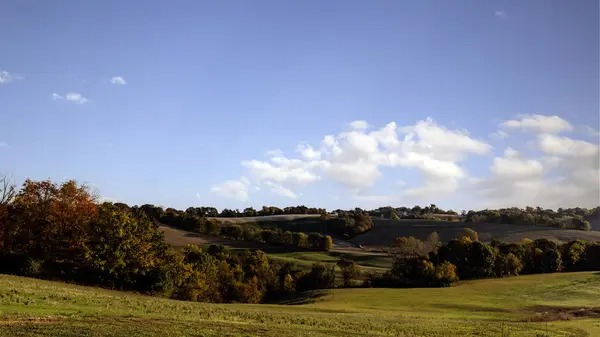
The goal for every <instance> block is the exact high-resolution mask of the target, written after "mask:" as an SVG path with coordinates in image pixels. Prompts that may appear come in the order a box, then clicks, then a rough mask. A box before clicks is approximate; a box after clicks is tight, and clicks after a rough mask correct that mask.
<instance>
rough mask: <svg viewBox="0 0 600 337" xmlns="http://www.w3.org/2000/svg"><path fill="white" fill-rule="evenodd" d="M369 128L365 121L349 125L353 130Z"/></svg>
mask: <svg viewBox="0 0 600 337" xmlns="http://www.w3.org/2000/svg"><path fill="white" fill-rule="evenodd" d="M368 127H369V123H367V121H353V122H351V123H350V128H352V129H354V130H364V129H366V128H368Z"/></svg>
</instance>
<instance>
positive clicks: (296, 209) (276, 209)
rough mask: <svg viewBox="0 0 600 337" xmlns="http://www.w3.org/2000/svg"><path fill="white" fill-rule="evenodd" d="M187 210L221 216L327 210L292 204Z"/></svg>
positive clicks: (205, 214) (200, 214) (209, 215)
mask: <svg viewBox="0 0 600 337" xmlns="http://www.w3.org/2000/svg"><path fill="white" fill-rule="evenodd" d="M186 212H190V213H193V214H195V215H199V216H204V217H213V218H216V217H221V218H241V217H251V216H265V215H283V214H325V213H327V210H326V209H324V208H315V207H306V206H304V205H299V206H290V207H285V208H283V209H282V208H279V207H275V206H263V207H262V208H261V209H259V210H256V209H254V208H253V207H247V208H245V209H244V210H242V211H240V210H238V209H229V208H224V209H223V210H222V211H221V212H219V211H218V210H217V209H216V208H214V207H190V208H188V209H187V210H186Z"/></svg>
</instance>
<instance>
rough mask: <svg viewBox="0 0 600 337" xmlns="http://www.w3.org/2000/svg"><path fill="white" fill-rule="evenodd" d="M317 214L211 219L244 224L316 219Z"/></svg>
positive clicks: (225, 222)
mask: <svg viewBox="0 0 600 337" xmlns="http://www.w3.org/2000/svg"><path fill="white" fill-rule="evenodd" d="M318 217H319V214H282V215H265V216H248V217H241V218H213V219H216V220H218V221H219V222H220V223H222V224H239V223H244V222H259V221H290V220H296V219H301V218H318Z"/></svg>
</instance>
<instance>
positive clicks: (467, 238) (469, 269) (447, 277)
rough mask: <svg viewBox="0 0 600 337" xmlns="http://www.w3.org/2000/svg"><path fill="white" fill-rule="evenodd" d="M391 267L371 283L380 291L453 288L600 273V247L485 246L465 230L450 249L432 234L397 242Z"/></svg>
mask: <svg viewBox="0 0 600 337" xmlns="http://www.w3.org/2000/svg"><path fill="white" fill-rule="evenodd" d="M390 252H391V254H392V255H393V256H394V263H393V266H392V268H391V269H390V270H389V271H388V272H385V273H381V274H373V275H371V276H370V277H369V280H368V282H369V283H370V285H372V286H380V287H424V286H448V285H450V284H452V283H453V282H456V281H458V280H459V279H461V280H469V279H480V278H492V277H504V276H515V275H520V274H538V273H554V272H561V271H566V272H571V271H586V270H600V242H586V241H582V240H577V241H571V242H555V241H550V240H547V239H537V240H529V239H523V240H521V241H520V242H514V243H502V242H500V241H498V240H497V239H493V240H492V242H491V243H490V244H486V243H484V242H480V241H479V238H478V234H477V232H475V231H473V230H472V229H469V228H466V229H465V230H464V231H463V233H461V234H460V235H459V237H458V238H457V239H454V240H451V241H450V242H448V243H446V244H442V243H440V241H439V238H438V235H437V233H435V232H434V233H432V234H430V235H429V237H428V238H427V239H426V240H425V241H421V240H419V239H416V238H414V237H398V238H396V239H395V240H394V243H393V244H392V246H391V250H390Z"/></svg>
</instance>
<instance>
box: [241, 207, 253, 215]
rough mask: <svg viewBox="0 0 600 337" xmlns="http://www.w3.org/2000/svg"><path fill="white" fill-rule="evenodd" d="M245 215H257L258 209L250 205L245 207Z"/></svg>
mask: <svg viewBox="0 0 600 337" xmlns="http://www.w3.org/2000/svg"><path fill="white" fill-rule="evenodd" d="M243 214H244V216H256V210H255V209H254V208H252V207H248V208H245V209H244V212H243Z"/></svg>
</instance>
